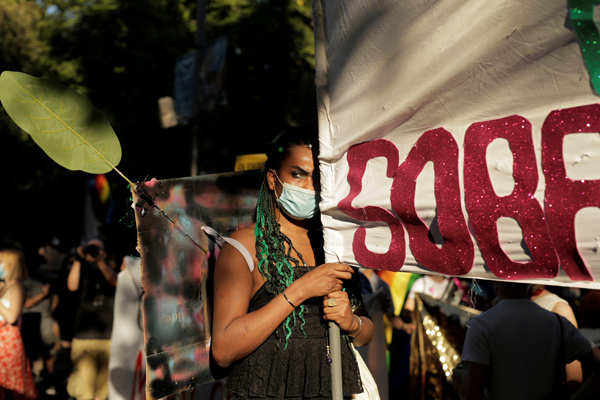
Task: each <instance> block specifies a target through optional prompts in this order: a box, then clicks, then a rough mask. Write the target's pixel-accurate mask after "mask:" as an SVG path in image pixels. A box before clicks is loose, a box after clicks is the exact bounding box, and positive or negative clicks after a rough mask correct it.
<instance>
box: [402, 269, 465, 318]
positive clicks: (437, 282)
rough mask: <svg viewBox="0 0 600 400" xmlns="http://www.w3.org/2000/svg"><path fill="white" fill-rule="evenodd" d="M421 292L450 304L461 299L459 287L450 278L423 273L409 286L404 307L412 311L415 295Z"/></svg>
mask: <svg viewBox="0 0 600 400" xmlns="http://www.w3.org/2000/svg"><path fill="white" fill-rule="evenodd" d="M417 293H423V294H426V295H428V296H431V297H433V298H434V299H437V300H442V301H445V302H448V303H450V304H459V303H460V301H461V299H462V292H461V290H460V288H459V287H458V286H457V285H456V283H454V281H453V280H452V279H451V278H447V277H445V276H443V275H424V276H422V277H421V278H419V279H417V280H416V281H415V283H413V285H412V287H411V288H410V292H409V293H408V298H407V299H406V304H405V305H404V309H405V310H406V311H410V312H412V311H413V310H414V309H415V301H416V300H415V295H416V294H417Z"/></svg>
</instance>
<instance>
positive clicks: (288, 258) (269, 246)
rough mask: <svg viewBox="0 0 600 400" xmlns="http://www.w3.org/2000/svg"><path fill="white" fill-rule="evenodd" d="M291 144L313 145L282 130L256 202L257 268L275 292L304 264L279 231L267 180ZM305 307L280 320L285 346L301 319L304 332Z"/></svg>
mask: <svg viewBox="0 0 600 400" xmlns="http://www.w3.org/2000/svg"><path fill="white" fill-rule="evenodd" d="M294 145H305V146H312V143H311V142H310V141H308V140H307V139H306V138H304V137H303V136H302V135H299V134H297V133H296V132H294V131H284V132H283V133H282V134H280V135H279V136H278V137H277V138H276V139H275V140H274V141H273V142H272V149H270V151H269V152H268V153H267V157H268V158H267V163H266V164H265V171H264V174H263V179H262V184H261V187H260V190H259V192H258V199H257V202H256V225H255V227H254V237H255V239H256V254H257V258H258V270H259V271H260V273H261V274H262V276H263V277H264V278H265V280H266V281H267V282H269V283H270V284H271V285H272V286H273V287H274V288H275V290H276V292H277V293H282V292H283V291H284V290H285V289H286V288H287V287H289V286H290V285H291V284H292V282H294V268H295V267H298V266H301V265H305V263H304V259H303V258H302V254H300V253H299V252H298V251H297V250H296V249H295V248H294V245H293V244H292V241H291V240H290V238H288V237H287V236H286V235H285V234H283V233H282V232H281V229H280V225H279V222H277V219H276V209H277V203H276V200H275V196H274V194H273V193H272V192H271V190H270V189H269V185H268V182H267V171H268V170H269V169H274V170H279V168H280V166H281V162H282V161H283V160H285V159H286V158H287V156H288V155H289V151H290V148H291V147H292V146H294ZM286 245H287V250H286ZM304 311H305V307H304V306H303V305H300V306H299V307H297V308H296V309H295V310H294V311H293V312H292V313H291V314H290V315H289V316H288V317H287V318H286V319H285V321H284V322H283V329H284V332H285V346H284V349H287V346H288V344H289V339H290V337H291V335H292V330H293V328H295V327H296V326H297V324H298V321H300V330H301V331H302V333H303V334H304V335H305V336H306V332H305V331H304V325H305V323H306V321H305V320H304V317H303V314H304Z"/></svg>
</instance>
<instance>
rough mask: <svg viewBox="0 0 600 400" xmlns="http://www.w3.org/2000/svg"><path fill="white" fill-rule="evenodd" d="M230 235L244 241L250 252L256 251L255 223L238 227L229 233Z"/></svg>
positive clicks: (241, 241)
mask: <svg viewBox="0 0 600 400" xmlns="http://www.w3.org/2000/svg"><path fill="white" fill-rule="evenodd" d="M229 237H230V238H232V239H235V240H237V241H238V242H240V243H242V244H243V245H244V247H246V249H247V250H248V251H249V252H251V253H254V243H255V239H254V225H251V226H248V227H246V228H242V229H238V230H237V231H235V232H233V233H232V234H231V235H229Z"/></svg>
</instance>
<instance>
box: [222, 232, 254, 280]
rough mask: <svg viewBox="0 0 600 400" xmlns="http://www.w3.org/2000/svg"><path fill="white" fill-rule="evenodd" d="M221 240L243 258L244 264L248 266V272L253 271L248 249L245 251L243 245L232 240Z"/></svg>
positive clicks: (228, 238)
mask: <svg viewBox="0 0 600 400" xmlns="http://www.w3.org/2000/svg"><path fill="white" fill-rule="evenodd" d="M223 240H225V241H226V242H227V243H229V244H230V245H232V246H233V247H235V248H236V249H237V251H239V252H240V254H241V255H242V256H243V257H244V260H246V264H248V269H249V270H250V272H252V271H254V260H253V259H252V256H251V255H250V252H249V251H248V249H246V247H244V245H243V244H242V243H241V242H239V241H237V240H235V239H233V238H230V237H223Z"/></svg>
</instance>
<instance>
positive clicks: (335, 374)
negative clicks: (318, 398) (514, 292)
mask: <svg viewBox="0 0 600 400" xmlns="http://www.w3.org/2000/svg"><path fill="white" fill-rule="evenodd" d="M325 1H326V0H316V1H314V2H313V18H314V26H315V61H316V62H315V86H316V89H317V106H318V109H317V113H318V117H319V133H323V132H329V119H328V116H327V110H328V109H329V89H328V83H327V54H326V49H325V43H326V39H327V33H326V32H325V26H326V25H325V14H324V12H323V6H324V2H325ZM329 349H330V352H331V398H332V399H333V400H342V398H343V397H344V394H343V388H342V352H341V335H340V327H339V326H338V325H337V324H336V323H335V322H331V321H330V322H329Z"/></svg>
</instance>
